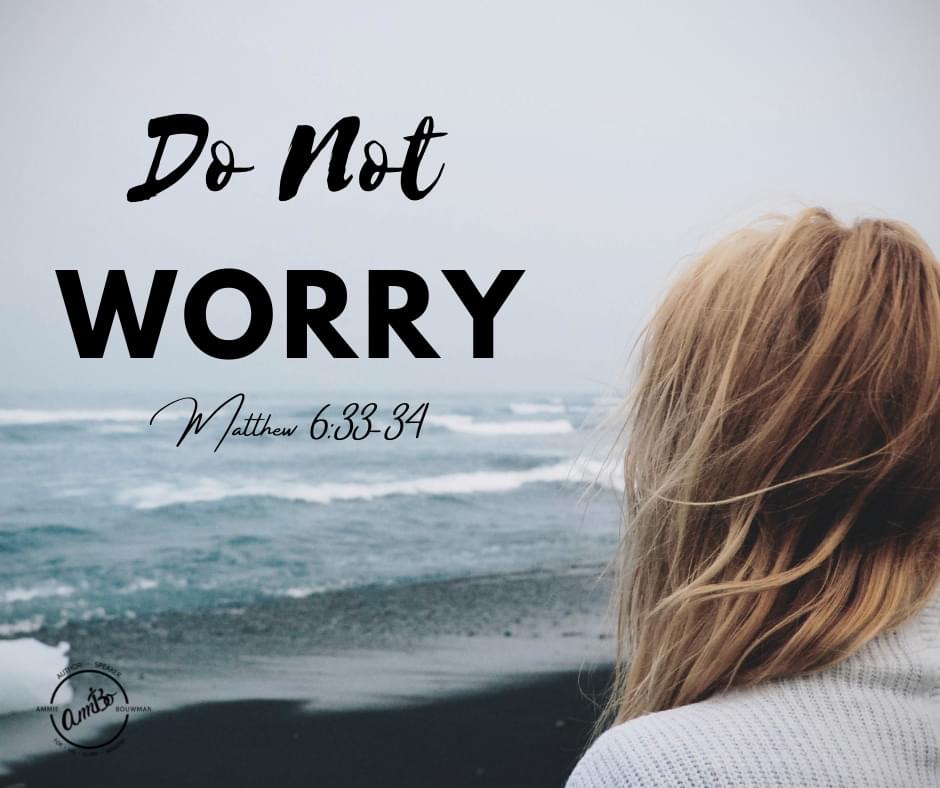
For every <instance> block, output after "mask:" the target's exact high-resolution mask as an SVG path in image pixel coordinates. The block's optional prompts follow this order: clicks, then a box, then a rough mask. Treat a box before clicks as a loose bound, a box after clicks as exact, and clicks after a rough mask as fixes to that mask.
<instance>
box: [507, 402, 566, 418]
mask: <svg viewBox="0 0 940 788" xmlns="http://www.w3.org/2000/svg"><path fill="white" fill-rule="evenodd" d="M509 410H511V411H512V412H513V413H515V414H516V415H517V416H538V415H541V414H547V413H564V412H565V406H564V405H563V404H561V403H560V402H512V403H510V404H509Z"/></svg>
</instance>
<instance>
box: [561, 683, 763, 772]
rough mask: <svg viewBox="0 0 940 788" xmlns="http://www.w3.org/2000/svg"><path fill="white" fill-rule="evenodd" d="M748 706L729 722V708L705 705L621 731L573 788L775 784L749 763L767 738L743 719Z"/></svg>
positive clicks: (612, 733) (599, 749) (588, 761)
mask: <svg viewBox="0 0 940 788" xmlns="http://www.w3.org/2000/svg"><path fill="white" fill-rule="evenodd" d="M746 705H747V704H746V702H745V701H744V699H739V700H738V702H736V703H735V704H734V707H733V708H731V709H730V712H731V713H732V714H731V716H729V715H728V714H726V713H723V712H724V711H726V710H727V709H726V706H727V704H716V703H715V702H714V701H703V702H701V703H695V704H691V705H689V706H681V707H679V708H675V709H669V710H666V711H660V712H656V713H654V714H647V715H645V716H643V717H638V718H637V719H634V720H630V721H629V722H625V723H621V724H620V725H616V726H614V727H613V728H611V729H609V730H608V731H606V732H605V733H604V734H603V735H601V736H600V737H599V738H598V739H597V741H595V742H594V744H593V745H592V746H591V748H590V749H589V750H588V751H587V753H586V754H585V755H584V757H583V758H582V759H581V761H580V763H579V764H578V766H577V768H576V769H575V771H574V772H573V773H572V775H571V777H570V779H569V780H568V784H567V788H620V787H621V786H661V785H675V786H710V785H758V784H768V785H769V784H773V783H767V782H766V779H764V780H763V781H762V779H761V775H760V774H758V773H756V772H754V770H753V769H749V767H748V764H747V763H745V762H744V761H747V760H748V755H747V753H748V752H749V751H750V752H753V744H754V742H755V741H757V740H759V739H761V738H762V737H761V736H760V735H759V734H757V731H756V730H755V729H754V728H753V727H752V725H753V723H754V722H755V720H750V719H749V718H746V717H743V716H741V712H742V711H745V709H744V708H741V707H745V706H746ZM756 722H757V723H758V726H760V724H761V721H760V719H758V720H756ZM742 734H743V737H744V738H745V739H747V740H746V741H742ZM735 751H736V752H735ZM755 765H756V764H755ZM760 771H764V770H763V769H761V770H760ZM749 772H750V773H749ZM730 778H734V779H733V780H730Z"/></svg>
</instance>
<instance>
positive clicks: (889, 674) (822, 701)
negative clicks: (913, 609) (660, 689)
mask: <svg viewBox="0 0 940 788" xmlns="http://www.w3.org/2000/svg"><path fill="white" fill-rule="evenodd" d="M619 786H656V787H657V788H658V787H659V786H676V787H677V788H678V787H679V786H716V787H721V786H755V787H757V786H760V788H764V787H766V788H771V786H832V787H833V788H834V787H835V786H839V787H840V788H841V787H842V786H845V788H848V787H849V786H851V787H852V788H857V786H879V787H882V786H897V787H898V788H921V786H923V788H928V786H929V788H938V787H940V595H935V597H934V599H933V601H932V602H931V603H930V605H928V606H927V608H926V609H924V610H923V611H922V612H921V613H919V614H918V615H917V616H915V617H914V618H912V619H910V620H909V621H907V622H905V623H904V624H903V625H902V626H901V627H899V628H898V629H897V630H895V631H892V632H888V633H885V634H882V635H880V636H879V637H877V638H875V639H874V640H873V641H871V642H869V643H868V644H866V645H865V646H864V647H862V648H861V649H859V651H857V652H856V653H855V654H853V655H852V656H850V657H849V658H848V659H846V660H844V661H843V662H841V663H839V664H838V665H835V666H834V667H832V668H829V669H827V670H825V671H822V672H820V673H816V674H812V675H807V676H799V677H796V678H789V679H781V680H775V681H769V682H767V683H765V684H763V685H759V686H757V687H754V688H751V689H740V690H731V691H729V692H725V693H722V694H720V695H717V696H715V697H712V698H709V699H708V700H705V701H702V702H700V703H693V704H690V705H688V706H682V707H680V708H677V709H669V710H668V711H661V712H657V713H655V714H649V715H646V716H644V717H639V718H637V719H635V720H631V721H629V722H626V723H624V724H622V725H618V726H616V727H614V728H611V729H610V730H609V731H607V732H606V733H605V734H604V735H603V736H601V737H600V738H599V739H598V740H597V741H596V742H595V743H594V745H593V746H592V747H591V748H590V750H588V752H587V754H586V755H585V756H584V758H583V759H582V760H581V762H580V763H579V764H578V766H577V768H575V770H574V773H573V774H572V775H571V777H570V779H569V781H568V788H619Z"/></svg>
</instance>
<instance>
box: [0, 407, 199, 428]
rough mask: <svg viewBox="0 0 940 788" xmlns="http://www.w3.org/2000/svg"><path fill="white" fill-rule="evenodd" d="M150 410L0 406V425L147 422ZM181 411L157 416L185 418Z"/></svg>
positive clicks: (150, 414)
mask: <svg viewBox="0 0 940 788" xmlns="http://www.w3.org/2000/svg"><path fill="white" fill-rule="evenodd" d="M152 415H153V411H151V410H132V409H129V408H87V409H71V410H32V409H29V408H0V426H18V425H37V424H66V423H69V422H143V423H145V424H146V423H148V422H149V421H150V417H151V416H152ZM186 415H187V414H186V413H184V412H181V411H173V412H170V411H164V412H163V413H161V414H160V416H159V418H160V419H162V420H166V419H181V418H186Z"/></svg>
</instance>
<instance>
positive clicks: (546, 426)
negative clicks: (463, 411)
mask: <svg viewBox="0 0 940 788" xmlns="http://www.w3.org/2000/svg"><path fill="white" fill-rule="evenodd" d="M426 421H427V423H428V424H433V425H434V426H435V427H442V428H444V429H446V430H450V431H451V432H462V433H466V434H467V435H563V434H565V433H568V432H574V427H573V426H572V424H571V422H570V421H568V419H550V420H544V421H541V420H534V419H533V420H525V421H476V420H475V419H474V418H473V417H472V416H463V415H460V414H457V413H444V414H441V415H440V416H435V415H429V416H428V417H427V419H426Z"/></svg>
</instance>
